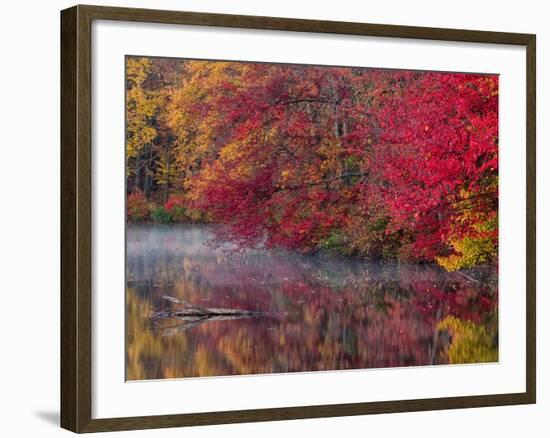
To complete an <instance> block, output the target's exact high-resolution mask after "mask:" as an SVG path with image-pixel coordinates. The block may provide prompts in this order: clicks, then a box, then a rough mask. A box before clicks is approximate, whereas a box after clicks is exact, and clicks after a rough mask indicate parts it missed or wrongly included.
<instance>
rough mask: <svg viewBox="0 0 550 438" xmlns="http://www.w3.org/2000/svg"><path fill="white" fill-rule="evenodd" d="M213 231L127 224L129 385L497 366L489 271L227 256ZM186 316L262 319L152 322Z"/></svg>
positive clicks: (273, 253)
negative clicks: (216, 313) (212, 313)
mask: <svg viewBox="0 0 550 438" xmlns="http://www.w3.org/2000/svg"><path fill="white" fill-rule="evenodd" d="M212 232H213V227H212V226H208V225H151V224H143V225H141V224H137V225H134V224H129V225H128V226H127V248H126V253H127V256H126V257H127V266H126V271H127V272H126V278H127V288H126V309H127V310H126V311H127V315H126V331H127V332H126V347H127V349H126V350H127V351H126V377H127V379H128V380H143V379H163V378H181V377H199V376H222V375H235V374H257V373H286V372H304V371H320V370H344V369H357V368H379V367H402V366H420V365H438V364H448V363H471V362H488V361H495V360H498V349H497V346H498V331H497V330H498V316H497V315H498V313H497V309H498V303H497V290H498V287H497V280H496V279H497V273H496V270H495V269H494V268H489V267H487V268H478V269H475V270H469V271H464V272H462V273H456V272H454V273H448V272H445V271H444V270H443V269H441V268H439V267H438V266H435V265H413V264H403V263H380V262H367V261H364V260H357V259H352V258H345V257H339V256H334V255H326V254H325V255H302V254H298V253H295V252H288V251H283V250H254V251H253V250H249V251H244V252H235V251H232V250H231V247H230V246H229V245H223V246H222V247H216V246H214V245H213V244H212V243H211V239H212ZM186 303H187V304H186ZM182 307H187V308H192V309H195V308H196V309H212V308H215V309H231V310H235V309H236V310H246V311H251V312H261V313H260V314H258V315H255V316H247V317H240V316H235V317H214V318H210V317H204V316H201V317H196V318H177V317H161V318H159V317H158V315H159V313H158V312H162V311H165V312H168V313H169V312H170V311H174V310H177V309H179V308H182ZM155 315H156V316H155Z"/></svg>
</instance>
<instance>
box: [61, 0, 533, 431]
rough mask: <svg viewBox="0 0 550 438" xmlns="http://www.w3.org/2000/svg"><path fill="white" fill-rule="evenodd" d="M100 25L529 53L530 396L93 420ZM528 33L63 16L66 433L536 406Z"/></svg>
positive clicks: (128, 13) (86, 12)
mask: <svg viewBox="0 0 550 438" xmlns="http://www.w3.org/2000/svg"><path fill="white" fill-rule="evenodd" d="M93 20H114V21H128V22H147V23H165V24H187V25H196V26H219V27H229V28H246V29H260V30H284V31H295V32H315V33H327V34H347V35H356V36H375V37H389V38H412V39H425V40H436V41H453V42H476V43H490V44H504V45H518V46H524V47H525V48H526V59H527V63H526V66H525V68H526V77H527V89H526V95H525V99H526V108H527V117H526V120H527V126H526V133H527V136H526V147H527V169H526V171H527V193H526V200H527V202H526V203H527V206H526V207H527V208H526V212H525V214H526V220H527V236H526V242H527V246H526V260H527V265H526V273H527V276H526V277H527V284H526V291H527V296H526V309H527V318H526V335H527V337H526V365H527V367H526V370H525V371H526V391H525V392H523V393H510V394H495V395H480V396H461V397H446V398H430V399H416V400H399V401H382V402H365V403H346V404H336V405H321V406H319V405H316V406H300V407H288V408H270V409H251V410H239V411H224V412H207V413H194V414H178V415H158V416H139V417H126V418H107V419H104V418H101V419H93V418H92V288H91V282H92V269H91V266H92V255H91V248H92V231H91V230H92V214H91V203H92V185H91V179H92V156H91V141H92V139H91V134H92V124H91V116H92V113H91V108H92V90H91V71H92V51H91V45H92V35H91V25H92V21H93ZM535 48H536V38H535V35H531V34H519V33H502V32H486V31H474V30H456V29H439V28H425V27H410V26H395V25H381V24H363V23H348V22H332V21H317V20H302V19H289V18H273V17H256V16H238V15H224V14H209V13H195V12H174V11H163V10H145V9H127V8H111V7H99V6H81V5H79V6H75V7H72V8H69V9H66V10H64V11H62V12H61V426H62V427H63V428H66V429H68V430H71V431H74V432H79V433H80V432H98V431H114V430H127V429H147V428H162V427H177V426H194V425H207V424H222V423H240V422H255V421H273V420H289V419H300V418H317V417H329V416H330V417H335V416H349V415H364V414H377V413H390V412H391V413H393V412H409V411H425V410H437V409H456V408H471V407H483V406H499V405H515V404H529V403H535V401H536V347H535V346H536V319H535V318H536V316H535V309H536V307H535V306H536V293H535V265H536V260H535V257H536V255H535V220H536V219H535V218H536V205H535V198H536V192H535V179H536V177H535V137H536V127H535V107H536V103H535V91H536V88H535V87H536V79H535V57H536V49H535Z"/></svg>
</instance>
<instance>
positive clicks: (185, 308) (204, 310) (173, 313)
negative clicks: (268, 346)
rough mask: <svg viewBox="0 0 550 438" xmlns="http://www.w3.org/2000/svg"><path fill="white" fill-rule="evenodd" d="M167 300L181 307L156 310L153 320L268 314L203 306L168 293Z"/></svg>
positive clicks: (199, 320) (204, 318)
mask: <svg viewBox="0 0 550 438" xmlns="http://www.w3.org/2000/svg"><path fill="white" fill-rule="evenodd" d="M162 298H163V299H165V300H166V301H169V302H171V303H174V304H179V305H180V306H181V307H178V308H168V309H164V310H161V311H160V312H156V313H154V314H153V315H152V316H151V319H152V320H153V321H155V320H158V319H164V318H175V319H180V320H189V322H190V323H195V322H197V323H198V322H203V321H205V320H214V319H215V320H221V319H237V318H251V317H259V316H267V313H265V312H257V311H253V310H243V309H225V308H214V307H202V306H197V305H196V304H190V303H188V302H187V301H183V300H179V299H177V298H174V297H170V296H168V295H164V296H163V297H162Z"/></svg>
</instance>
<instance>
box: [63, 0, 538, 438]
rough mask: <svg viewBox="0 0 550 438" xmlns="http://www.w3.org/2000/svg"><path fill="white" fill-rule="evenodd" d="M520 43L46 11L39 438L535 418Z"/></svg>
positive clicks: (531, 203) (526, 56)
mask: <svg viewBox="0 0 550 438" xmlns="http://www.w3.org/2000/svg"><path fill="white" fill-rule="evenodd" d="M535 84H536V79H535V35H530V34H517V33H502V32H487V31H474V30H455V29H437V28H421V27H409V26H396V25H391V26H390V25H381V24H364V23H348V22H332V21H314V20H302V19H299V20H298V19H290V18H274V17H254V16H236V15H222V14H206V13H195V12H175V11H160V10H144V9H126V8H111V7H98V6H80V5H79V6H75V7H72V8H70V9H66V10H64V11H62V12H61V426H62V427H64V428H66V429H69V430H71V431H74V432H79V433H80V432H96V431H113V430H126V429H146V428H160V427H176V426H192V425H207V424H221V423H236V422H252V421H272V420H285V419H299V418H316V417H327V416H346V415H364V414H374V413H390V412H406V411H420V410H436V409H455V408H468V407H483V406H498V405H512V404H527V403H535V401H536V350H535V345H536V331H535V327H536V321H535V310H536V303H535V301H536V293H535V216H536V205H535V163H536V157H535V137H536V131H535V111H536V109H535V107H536V104H535Z"/></svg>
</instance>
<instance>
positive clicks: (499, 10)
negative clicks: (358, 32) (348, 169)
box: [0, 0, 550, 438]
mask: <svg viewBox="0 0 550 438" xmlns="http://www.w3.org/2000/svg"><path fill="white" fill-rule="evenodd" d="M87 3H93V4H107V5H110V6H133V7H149V8H159V9H177V10H190V11H204V12H225V13H234V14H251V15H272V16H286V17H296V18H315V19H326V20H342V21H363V22H372V23H388V24H407V25H419V26H436V27H455V28H469V29H483V30H497V31H511V32H529V33H536V34H537V38H538V41H537V45H538V51H537V58H538V59H537V64H538V68H537V75H538V93H537V97H538V117H537V119H538V120H537V122H538V136H537V142H538V148H537V149H538V169H539V171H538V173H539V177H538V182H537V184H538V189H539V190H538V201H537V202H538V224H539V229H538V272H539V274H538V320H539V324H538V348H539V350H538V351H539V361H538V366H539V375H538V391H539V396H538V400H539V402H538V404H537V405H534V406H514V407H498V408H482V409H466V410H457V411H439V412H422V413H407V414H392V415H378V416H364V417H347V418H336V419H319V420H299V421H284V422H273V423H256V424H243V425H229V426H208V427H200V428H199V427H196V428H188V429H185V430H182V429H167V430H162V431H139V432H122V433H116V434H114V433H113V434H104V435H105V436H117V437H125V436H132V437H133V436H143V437H153V436H154V437H171V436H173V437H175V436H181V434H183V433H184V434H185V435H186V436H188V437H191V438H194V437H213V436H224V437H237V436H238V437H255V436H259V435H262V436H265V437H280V436H281V435H288V436H303V435H306V434H307V435H310V436H313V435H315V436H316V437H325V436H326V437H329V436H335V435H340V436H341V435H344V434H350V435H359V434H360V435H366V434H369V435H373V436H377V435H384V436H391V437H394V436H396V437H397V436H406V437H407V438H413V437H423V438H426V437H432V436H434V437H435V436H445V438H451V437H460V438H463V437H464V436H472V437H478V436H479V437H483V436H489V435H490V436H492V437H493V436H494V437H517V436H529V437H533V438H535V437H543V436H547V434H548V428H549V425H548V423H549V422H548V418H547V415H548V413H550V398H549V396H548V394H549V392H550V386H549V383H548V382H549V381H548V380H547V379H545V373H544V370H543V368H544V367H545V366H546V367H547V366H548V364H549V363H550V360H549V353H548V351H549V349H547V348H543V343H544V342H545V339H546V338H547V335H548V334H549V333H548V331H549V327H550V326H549V324H548V323H547V322H545V321H544V316H545V313H546V312H548V310H549V309H547V305H546V301H547V300H546V299H545V296H544V295H545V290H546V289H548V285H549V281H550V278H549V274H548V272H544V270H545V269H547V266H546V265H547V263H546V259H545V257H544V254H543V247H544V246H546V245H550V240H549V239H550V237H549V234H548V232H547V231H546V230H545V229H544V228H543V226H542V224H544V223H545V222H546V221H548V220H550V210H549V208H548V207H547V202H548V201H549V199H548V196H549V195H548V193H549V189H548V188H546V187H544V186H545V185H546V184H548V183H547V178H546V177H545V176H544V175H543V169H545V168H548V166H550V162H549V160H550V158H549V157H550V154H549V153H548V151H545V150H543V149H544V148H543V147H542V146H543V144H544V143H545V140H546V139H547V138H548V135H549V134H548V132H549V130H548V128H547V125H546V126H545V125H544V124H543V120H546V119H548V114H547V108H548V107H547V105H548V103H549V102H550V94H549V93H550V91H549V88H548V87H546V83H545V79H546V78H548V77H550V76H549V75H550V66H549V65H548V60H547V56H548V55H549V44H550V42H548V41H549V40H550V29H549V28H548V16H549V15H548V11H546V10H545V9H544V8H545V2H542V1H536V0H524V1H522V2H517V1H514V2H509V1H504V0H500V1H496V0H491V1H485V2H481V1H479V0H460V1H459V2H457V1H455V2H441V1H439V2H437V1H424V0H416V1H407V0H400V1H397V0H394V1H391V2H388V1H377V2H370V3H367V2H360V1H357V0H355V1H354V0H338V1H328V0H323V1H321V0H316V1H306V0H302V1H301V2H299V1H296V0H277V1H270V2H259V1H253V0H233V1H232V2H228V1H224V0H182V1H175V0H172V1H171V0H157V1H152V0H150V1H146V0H141V1H138V0H126V1H124V0H122V1H120V0H111V1H109V2H106V3H104V2H96V1H89V2H87ZM72 5H73V3H72V2H70V1H64V0H52V1H48V2H45V1H36V0H27V1H19V2H15V1H13V2H9V3H8V2H5V3H4V4H3V9H2V18H1V24H0V33H1V38H0V44H1V47H2V57H1V58H0V59H1V60H2V65H1V67H0V120H1V121H2V122H1V123H0V147H1V149H2V154H1V157H2V160H1V161H0V205H1V211H0V222H1V226H0V236H1V238H0V258H1V260H0V275H1V277H0V293H1V298H2V300H3V301H2V306H1V316H0V340H1V342H2V344H1V346H2V350H1V356H0V409H1V411H0V412H1V414H0V433H1V434H2V435H4V436H10V437H12V436H13V437H16V436H25V437H26V436H30V437H33V436H40V437H41V438H42V437H43V438H47V437H52V436H69V434H70V433H69V432H66V431H63V430H61V429H59V427H58V425H57V423H58V416H59V411H58V405H59V377H58V374H59V373H58V367H59V341H58V336H59V243H58V241H59V10H60V9H63V8H66V7H69V6H72Z"/></svg>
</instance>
